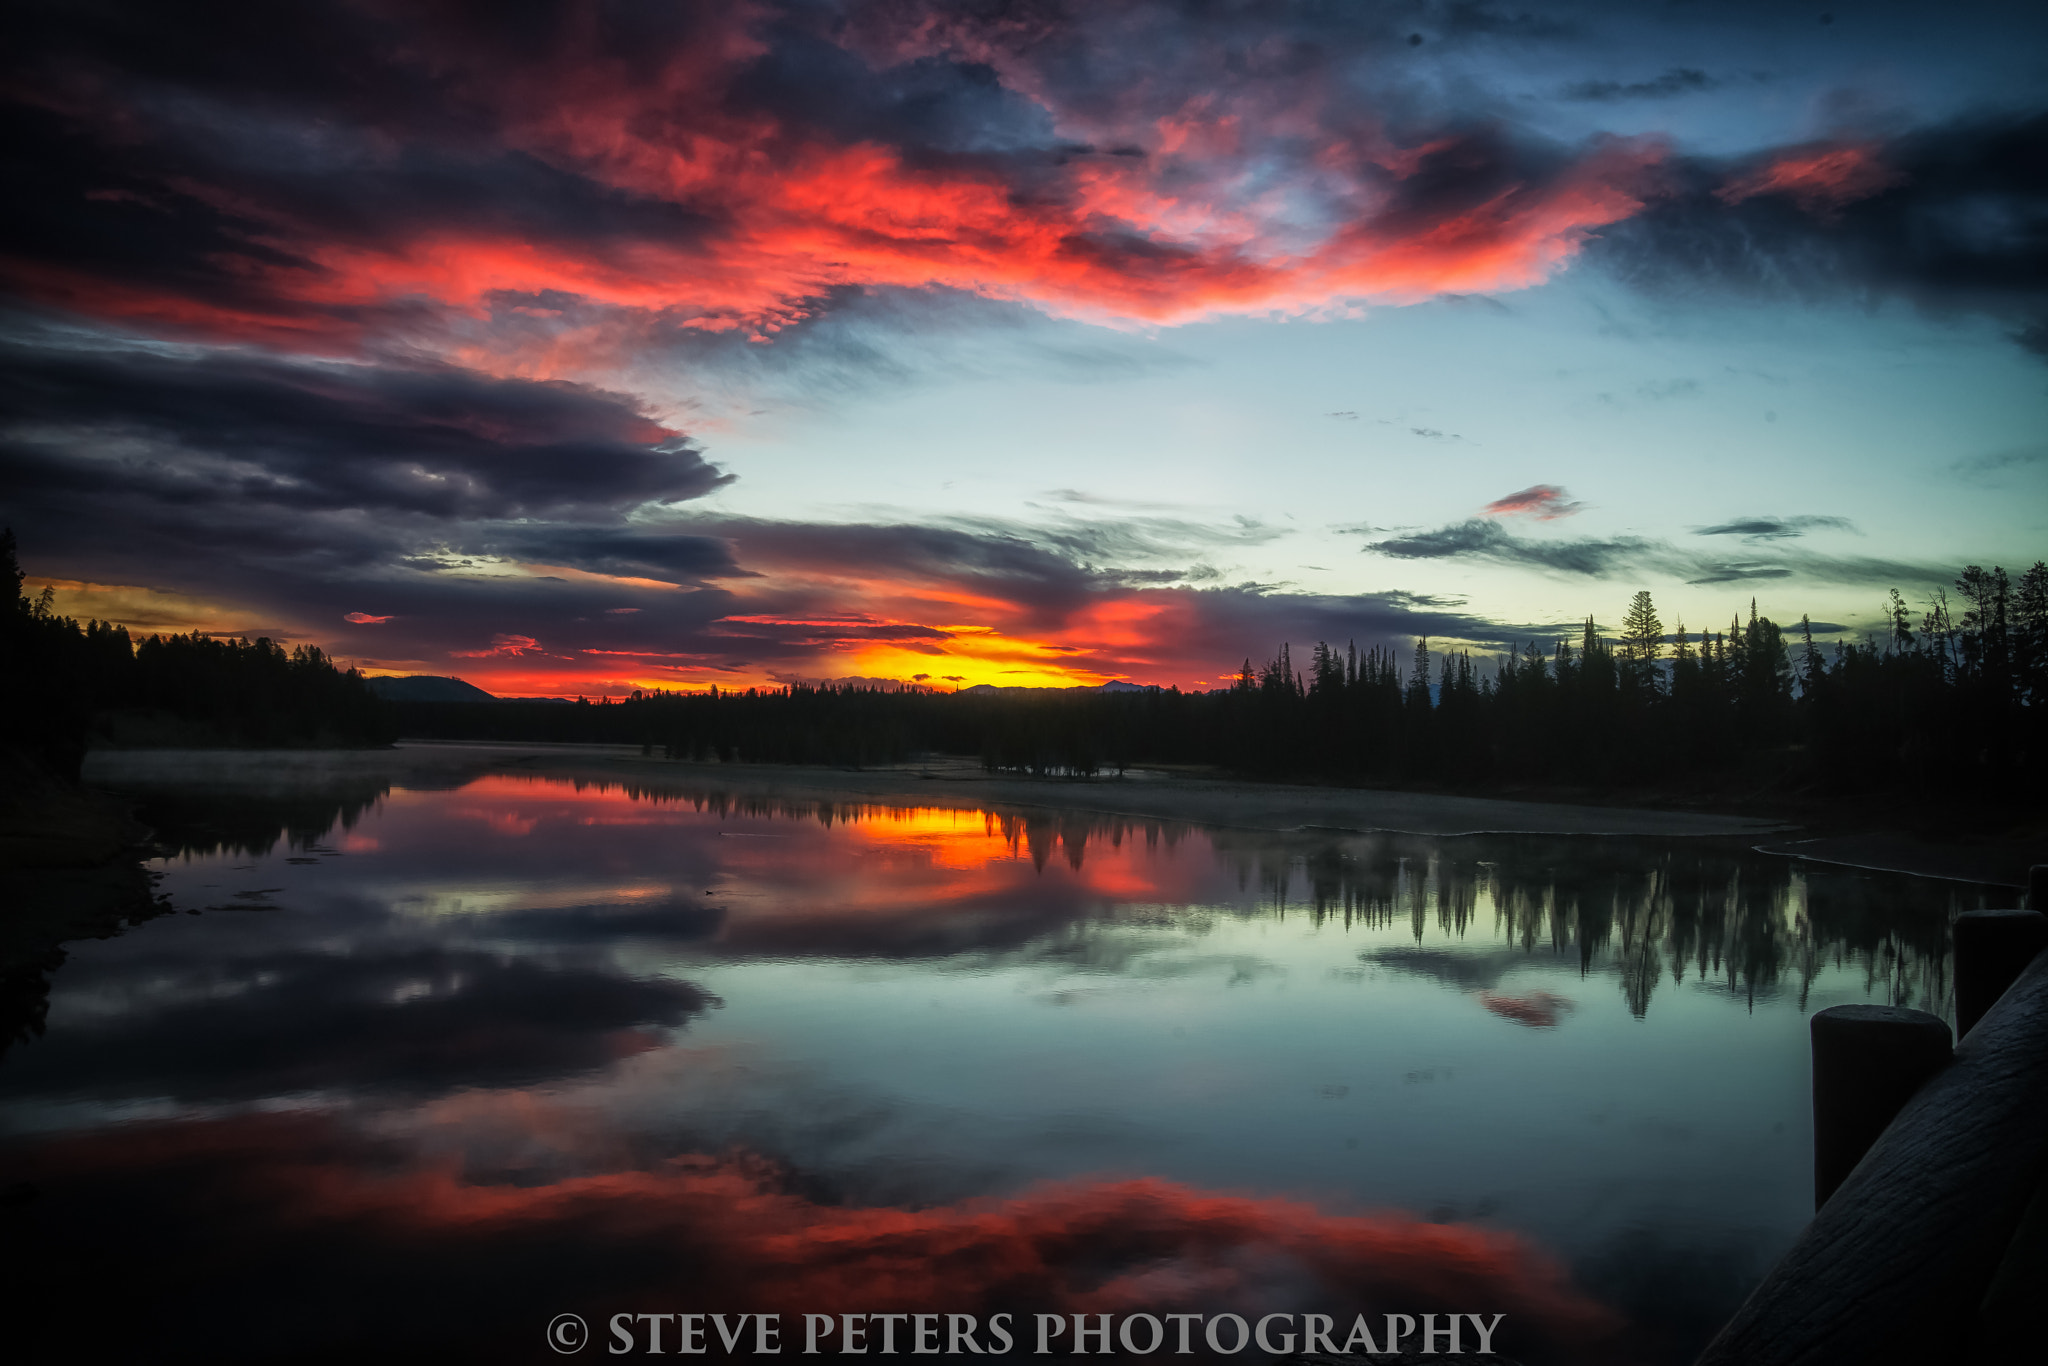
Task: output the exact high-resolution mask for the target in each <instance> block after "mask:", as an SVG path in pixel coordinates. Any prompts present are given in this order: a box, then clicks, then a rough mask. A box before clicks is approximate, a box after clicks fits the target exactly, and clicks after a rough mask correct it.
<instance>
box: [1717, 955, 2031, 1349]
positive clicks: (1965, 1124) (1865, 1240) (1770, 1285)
mask: <svg viewBox="0 0 2048 1366" xmlns="http://www.w3.org/2000/svg"><path fill="white" fill-rule="evenodd" d="M2043 1076H2048V955H2043V956H2042V957H2039V958H2036V959H2035V960H2034V962H2033V965H2032V966H2031V967H2029V968H2028V969H2027V970H2026V971H2025V972H2023V973H2021V974H2020V979H2019V980H2018V981H2017V982H2015V983H2013V984H2012V987H2011V988H2010V989H2009V990H2008V991H2007V992H2006V993H2005V995H2004V996H2003V997H2001V998H1999V1001H1998V1004H1996V1005H1994V1006H1992V1007H1991V1009H1990V1011H1989V1012H1988V1013H1987V1014H1986V1015H1985V1016H1984V1018H1983V1019H1982V1020H1981V1021H1979V1022H1978V1025H1977V1028H1976V1029H1974V1030H1972V1031H1971V1032H1970V1037H1969V1038H1967V1039H1965V1040H1963V1041H1962V1043H1961V1044H1960V1045H1958V1046H1957V1048H1956V1050H1955V1061H1954V1062H1953V1063H1951V1064H1950V1065H1949V1066H1948V1067H1946V1068H1944V1069H1942V1071H1941V1072H1940V1073H1939V1074H1938V1075H1937V1076H1936V1077H1935V1078H1934V1079H1933V1080H1932V1081H1930V1082H1928V1083H1927V1085H1926V1086H1924V1087H1922V1088H1921V1090H1920V1093H1919V1094H1918V1095H1916V1096H1914V1097H1913V1099H1912V1100H1911V1101H1909V1102H1908V1103H1907V1105H1906V1108H1905V1110H1903V1111H1902V1112H1901V1113H1900V1114H1899V1117H1898V1118H1897V1120H1895V1121H1894V1122H1893V1124H1892V1126H1891V1127H1890V1128H1889V1129H1887V1130H1885V1132H1884V1136H1883V1137H1882V1138H1880V1139H1878V1141H1877V1143H1876V1145H1875V1146H1874V1147H1872V1148H1871V1150H1870V1151H1869V1153H1867V1154H1866V1155H1865V1156H1864V1159H1863V1161H1862V1162H1860V1163H1858V1164H1857V1166H1856V1169H1855V1171H1853V1172H1851V1173H1850V1175H1849V1179H1848V1180H1846V1181H1844V1182H1843V1183H1842V1186H1841V1189H1840V1190H1838V1191H1836V1192H1835V1195H1834V1198H1833V1199H1831V1200H1829V1201H1828V1203H1827V1205H1826V1206H1825V1207H1824V1208H1823V1209H1822V1210H1821V1211H1820V1213H1818V1214H1816V1215H1815V1216H1814V1218H1813V1222H1812V1223H1811V1224H1809V1225H1808V1226H1807V1229H1806V1232H1805V1233H1804V1234H1802V1235H1801V1236H1800V1238H1799V1240H1798V1241H1797V1242H1796V1243H1794V1244H1793V1245H1792V1250H1791V1251H1789V1252H1787V1253H1786V1254H1785V1257H1784V1260H1782V1261H1780V1262H1779V1263H1778V1265H1777V1267H1776V1268H1775V1269H1774V1270H1773V1271H1772V1272H1771V1274H1770V1275H1769V1276H1767V1277H1765V1279H1764V1283H1763V1284H1762V1285H1760V1286H1758V1287H1757V1289H1756V1291H1755V1293H1754V1294H1752V1295H1751V1296H1750V1297H1749V1299H1748V1301H1747V1302H1746V1303H1744V1305H1743V1306H1742V1308H1741V1309H1740V1310H1739V1311H1738V1312H1737V1313H1736V1315H1735V1317H1734V1318H1733V1319H1731V1320H1730V1321H1729V1322H1728V1325H1727V1326H1726V1327H1725V1328H1723V1329H1722V1330H1721V1332H1720V1335H1719V1336H1718V1337H1716V1338H1715V1339H1714V1341H1713V1342H1712V1343H1710V1344H1709V1345H1708V1347H1707V1350H1706V1352H1705V1353H1704V1354H1702V1355H1701V1357H1700V1359H1699V1366H1829V1364H1830V1363H1834V1362H1854V1363H1856V1366H1925V1363H1927V1362H1930V1361H1954V1360H1957V1359H1958V1351H1959V1350H1960V1349H1961V1347H1962V1346H1963V1344H1964V1342H1965V1340H1966V1339H1967V1336H1968V1333H1969V1328H1970V1324H1971V1321H1972V1320H1973V1319H1974V1318H1975V1316H1976V1314H1977V1309H1978V1306H1979V1305H1980V1304H1981V1303H1982V1302H1983V1300H1984V1292H1985V1288H1986V1287H1987V1286H1988V1285H1990V1284H1991V1280H1992V1275H1993V1273H1994V1272H1995V1271H1996V1270H1997V1267H1998V1264H1999V1261H2000V1259H2001V1258H2002V1257H2004V1255H2005V1252H2006V1248H2007V1247H2008V1245H2010V1244H2011V1242H2012V1238H2013V1230H2014V1229H2015V1228H2016V1227H2017V1226H2018V1224H2019V1220H2020V1214H2021V1212H2022V1211H2023V1210H2024V1209H2025V1208H2026V1206H2027V1201H2028V1199H2029V1198H2030V1196H2031V1195H2032V1193H2033V1191H2034V1189H2035V1188H2036V1187H2037V1186H2038V1185H2039V1184H2040V1181H2041V1173H2042V1170H2043V1164H2044V1163H2048V1086H2043V1085H2042V1084H2041V1078H2042V1077H2043Z"/></svg>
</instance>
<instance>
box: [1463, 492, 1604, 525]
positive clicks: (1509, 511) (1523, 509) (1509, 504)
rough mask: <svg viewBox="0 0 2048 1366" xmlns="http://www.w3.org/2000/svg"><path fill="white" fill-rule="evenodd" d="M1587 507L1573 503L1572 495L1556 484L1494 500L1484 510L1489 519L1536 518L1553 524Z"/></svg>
mask: <svg viewBox="0 0 2048 1366" xmlns="http://www.w3.org/2000/svg"><path fill="white" fill-rule="evenodd" d="M1585 506H1586V505H1585V504H1584V503H1575V502H1573V501H1571V495H1570V494H1568V493H1566V492H1565V491H1564V490H1563V489H1561V488H1559V487H1558V486H1557V485H1555V484H1531V485H1530V486H1529V487H1528V488H1525V489H1523V490H1521V491H1520V492H1518V493H1510V494H1509V495H1508V496H1507V497H1505V498H1496V499H1494V500H1493V501H1492V502H1491V503H1488V504H1487V505H1486V507H1485V508H1484V509H1482V510H1483V511H1484V512H1485V513H1486V515H1487V516H1489V517H1534V518H1535V519H1536V520H1538V521H1539V522H1553V521H1556V520H1557V519H1558V518H1559V517H1569V516H1571V515H1572V514H1573V513H1575V512H1578V511H1579V510H1581V509H1582V508H1584V507H1585Z"/></svg>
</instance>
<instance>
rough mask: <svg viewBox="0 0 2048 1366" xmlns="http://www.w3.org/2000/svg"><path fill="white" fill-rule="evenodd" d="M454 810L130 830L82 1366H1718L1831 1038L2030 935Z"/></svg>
mask: <svg viewBox="0 0 2048 1366" xmlns="http://www.w3.org/2000/svg"><path fill="white" fill-rule="evenodd" d="M684 781H687V780H684ZM709 781H713V780H708V779H707V782H709ZM448 782H449V783H450V784H452V785H450V786H446V787H442V788H438V789H434V788H407V787H403V786H392V787H387V786H385V785H384V784H383V783H382V782H367V783H366V782H364V781H363V780H354V781H353V782H352V783H349V784H345V785H342V786H338V787H337V786H329V787H320V786H317V785H316V786H311V787H305V788H296V789H295V788H289V787H284V786H280V785H279V784H278V783H276V782H275V781H273V782H272V783H271V784H269V785H268V786H267V787H265V788H263V789H261V790H257V789H253V788H252V789H249V790H243V791H237V790H234V789H232V788H221V787H215V788H214V789H212V790H209V791H206V792H201V793H194V792H190V791H187V792H183V793H176V792H165V791H158V792H155V793H152V794H147V796H148V799H149V805H148V806H147V807H146V809H145V815H146V816H148V817H149V818H150V819H151V821H152V823H153V824H155V825H157V827H158V828H159V830H160V831H161V832H162V834H163V837H164V839H165V841H166V842H167V844H168V845H169V846H170V847H171V848H173V849H174V850H175V852H172V853H170V854H169V856H168V857H165V858H163V859H161V860H158V861H156V862H154V863H153V864H152V865H151V866H152V867H153V868H155V869H157V870H159V871H160V872H161V873H162V879H161V883H160V886H159V888H158V890H159V891H160V892H161V893H162V894H164V895H165V896H167V897H168V901H169V905H170V907H171V908H173V909H174V910H175V911H176V912H179V913H174V914H166V915H163V916H161V917H159V918H157V919H154V920H150V921H148V922H147V923H145V924H142V925H140V926H139V927H137V928H134V929H131V930H129V931H128V932H127V933H125V934H122V935H120V936H119V937H116V938H111V939H107V940H102V941H86V942H82V943H76V944H72V945H70V946H69V947H68V949H67V952H68V955H69V957H68V961H67V962H65V963H64V964H63V966H62V967H61V969H59V970H57V971H56V972H55V973H54V974H53V975H52V976H51V979H50V992H49V1006H48V1016H47V1022H46V1032H45V1033H43V1034H42V1035H41V1036H40V1037H35V1038H32V1039H30V1040H29V1041H27V1042H25V1043H18V1044H16V1045H15V1046H14V1047H12V1048H11V1049H10V1050H9V1052H8V1053H7V1055H6V1058H5V1062H4V1064H0V1131H4V1134H5V1136H6V1139H5V1141H6V1145H7V1146H6V1150H5V1151H6V1156H7V1159H8V1161H7V1165H8V1168H9V1169H10V1177H9V1179H10V1180H11V1181H12V1182H14V1183H15V1184H14V1185H13V1186H11V1187H10V1195H9V1206H10V1215H9V1217H10V1219H12V1220H17V1221H21V1222H20V1223H19V1224H18V1225H17V1227H19V1228H21V1229H22V1231H23V1235H24V1236H26V1237H28V1238H30V1239H33V1240H34V1243H35V1245H37V1246H39V1247H40V1248H41V1249H42V1255H41V1256H40V1257H39V1258H38V1262H39V1266H40V1267H41V1271H40V1272H39V1274H40V1275H41V1276H42V1277H43V1280H44V1281H45V1282H48V1283H49V1284H50V1285H51V1286H53V1287H55V1286H57V1285H58V1284H59V1283H61V1282H65V1281H67V1280H71V1279H75V1278H106V1280H107V1281H108V1282H110V1283H111V1284H113V1285H115V1286H116V1287H117V1288H118V1289H119V1292H120V1295H121V1298H122V1302H123V1303H124V1304H126V1305H129V1306H131V1307H133V1308H134V1310H135V1312H136V1313H137V1314H138V1315H139V1317H138V1318H137V1319H136V1320H135V1321H134V1322H133V1323H130V1324H128V1325H127V1326H116V1325H112V1324H110V1323H107V1322H100V1321H97V1320H96V1321H94V1322H92V1323H80V1324H77V1325H74V1328H75V1331H76V1332H77V1333H78V1334H80V1335H82V1336H81V1337H80V1338H79V1339H78V1340H80V1341H89V1340H92V1339H94V1338H98V1337H111V1339H112V1340H114V1341H116V1342H125V1343H127V1344H129V1345H130V1346H135V1345H137V1344H146V1346H147V1350H146V1355H149V1356H150V1357H152V1358H153V1359H170V1358H179V1357H190V1358H197V1357H207V1358H212V1359H237V1358H251V1357H263V1356H270V1355H301V1356H309V1357H311V1356H320V1355H321V1354H323V1353H331V1354H332V1355H333V1357H334V1358H335V1359H362V1357H361V1352H362V1350H363V1349H364V1347H365V1346H366V1345H375V1346H376V1347H377V1349H378V1350H379V1351H382V1352H387V1353H391V1354H395V1355H399V1356H404V1355H408V1354H413V1353H417V1354H419V1355H422V1356H425V1357H437V1358H438V1359H441V1360H450V1359H469V1357H470V1355H471V1354H472V1353H474V1354H475V1355H476V1356H477V1357H478V1358H479V1359H480V1358H481V1357H482V1356H483V1355H491V1356H492V1357H493V1359H516V1360H527V1359H534V1360H539V1359H553V1357H552V1355H551V1354H550V1353H549V1352H547V1351H546V1349H545V1347H544V1344H543V1335H544V1329H545V1325H546V1324H547V1323H548V1321H549V1320H550V1319H551V1318H552V1317H553V1316H554V1315H555V1314H557V1313H558V1312H577V1313H579V1314H581V1315H583V1316H584V1317H585V1318H586V1319H588V1320H589V1321H590V1322H591V1323H592V1324H593V1325H596V1328H595V1330H594V1331H595V1333H596V1341H594V1342H593V1344H592V1345H591V1346H590V1347H588V1348H587V1349H586V1355H589V1356H592V1357H596V1356H599V1355H604V1354H605V1352H606V1346H605V1345H604V1344H606V1343H609V1342H610V1341H611V1339H610V1338H609V1336H608V1335H607V1334H606V1333H605V1332H604V1330H603V1326H602V1325H603V1323H604V1321H605V1320H607V1319H608V1318H609V1317H610V1315H612V1314H614V1313H619V1312H629V1313H642V1312H647V1313H669V1312H680V1311H730V1312H732V1313H735V1314H737V1313H742V1312H749V1311H752V1312H762V1311H770V1312H781V1313H783V1314H784V1315H785V1318H786V1319H790V1320H792V1321H794V1320H795V1317H796V1316H798V1315H800V1314H801V1313H803V1312H806V1311H810V1310H816V1311H819V1312H824V1313H834V1314H838V1313H852V1312H881V1311H895V1310H905V1311H926V1310H929V1311H946V1312H958V1313H966V1314H974V1315H978V1316H981V1317H982V1318H984V1319H985V1318H986V1317H987V1316H988V1315H990V1314H992V1313H993V1312H995V1311H997V1310H1000V1309H1011V1310H1015V1311H1016V1312H1017V1313H1018V1314H1019V1316H1020V1318H1021V1319H1022V1320H1023V1321H1024V1322H1026V1323H1028V1322H1030V1321H1031V1320H1030V1313H1031V1311H1034V1310H1041V1309H1046V1308H1051V1309H1053V1310H1054V1311H1056V1312H1061V1313H1067V1312H1070V1311H1081V1310H1086V1311H1090V1312H1096V1311H1102V1312H1116V1313H1129V1312H1135V1311H1139V1310H1146V1311H1149V1312H1152V1313H1154V1314H1164V1313H1167V1312H1173V1311H1184V1310H1192V1311H1197V1312H1207V1313H1210V1314H1215V1313H1219V1312H1223V1311H1226V1310H1229V1311H1235V1312H1239V1313H1244V1314H1252V1313H1254V1312H1255V1311H1256V1312H1257V1313H1265V1312H1281V1311H1285V1312H1295V1313H1303V1312H1309V1311H1317V1310H1320V1311H1323V1312H1327V1313H1329V1314H1331V1315H1332V1316H1333V1317H1335V1318H1340V1319H1341V1320H1342V1322H1343V1323H1345V1324H1349V1323H1351V1322H1352V1321H1353V1311H1354V1310H1360V1311H1370V1312H1371V1313H1372V1314H1374V1315H1376V1316H1382V1317H1383V1316H1384V1314H1386V1313H1390V1312H1399V1313H1409V1314H1417V1315H1419V1314H1421V1313H1423V1312H1426V1311H1443V1312H1446V1313H1449V1312H1467V1311H1469V1312H1478V1313H1483V1314H1485V1315H1487V1316H1488V1317H1490V1316H1491V1315H1492V1314H1496V1313H1504V1314H1506V1315H1507V1318H1506V1320H1505V1321H1504V1325H1505V1326H1504V1327H1502V1328H1501V1330H1500V1333H1501V1337H1500V1340H1499V1341H1498V1342H1496V1343H1495V1346H1496V1348H1497V1349H1499V1350H1504V1351H1509V1352H1513V1353H1516V1354H1518V1355H1521V1356H1523V1357H1524V1358H1525V1359H1528V1360H1554V1361H1581V1360H1586V1361H1591V1360H1623V1361H1645V1362H1667V1361H1670V1362H1675V1361H1683V1360H1685V1359H1687V1358H1688V1357H1689V1355H1690V1353H1691V1352H1692V1351H1694V1350H1696V1348H1697V1347H1698V1346H1699V1345H1700V1343H1701V1342H1702V1341H1703V1339H1704V1337H1705V1336H1706V1335H1708V1334H1710V1333H1711V1331H1712V1329H1713V1328H1714V1327H1715V1326H1717V1325H1718V1323H1719V1321H1720V1320H1721V1319H1722V1318H1723V1317H1725V1315H1726V1314H1727V1313H1728V1312H1730V1311H1731V1310H1732V1308H1733V1307H1734V1305H1735V1304H1736V1303H1737V1302H1739V1300H1740V1298H1741V1297H1742V1296H1743V1294H1745V1293H1746V1292H1747V1290H1748V1288H1749V1287H1750V1286H1751V1285H1752V1284H1753V1283H1754V1282H1755V1280H1756V1279H1757V1278H1758V1277H1759V1276H1760V1275H1761V1274H1762V1272H1763V1271H1764V1270H1765V1269H1766V1268H1767V1267H1768V1265H1769V1264H1770V1262H1771V1260H1772V1259H1773V1258H1775V1256H1776V1255H1777V1254H1778V1253H1779V1252H1781V1251H1782V1250H1783V1248H1784V1247H1785V1246H1786V1245H1787V1244H1788V1243H1789V1242H1790V1240H1791V1238H1792V1237H1793V1235H1794V1234H1795V1233H1796V1232H1797V1230H1798V1229H1799V1227H1800V1226H1801V1225H1802V1224H1803V1223H1804V1221H1805V1219H1806V1217H1807V1216H1808V1214H1809V1213H1810V1210H1811V1198H1812V1195H1811V1180H1810V1170H1809V1167H1810V1141H1811V1140H1810V1128H1809V1116H1808V1109H1807V1106H1808V1092H1807V1045H1806V1021H1807V1017H1808V1015H1809V1014H1810V1013H1811V1012H1812V1011H1814V1010H1816V1009H1819V1008H1822V1007H1825V1006H1828V1005H1834V1004H1840V1003H1845V1002H1856V1001H1879V1002H1887V1003H1901V1004H1910V1005H1914V1006H1919V1007H1922V1008H1927V1009H1934V1010H1939V1011H1944V1012H1945V1011H1946V1010H1947V1009H1948V1002H1947V999H1946V991H1947V986H1946V984H1947V962H1946V957H1945V954H1946V943H1947V928H1946V926H1947V920H1948V918H1949V916H1950V915H1951V914H1953V913H1954V912H1955V911H1957V910H1962V909H1969V908H1972V907H1975V906H1978V905H1982V904H1988V899H1987V898H1995V897H1997V896H1998V895H2001V894H2000V893H1995V892H1988V891H1987V889H1980V888H1975V887H1969V886H1964V885H1962V884H1956V883H1947V882H1934V881H1927V880H1919V879H1912V878H1906V877H1899V876H1892V875H1886V874H1877V873H1867V872H1860V871H1856V870H1850V869H1835V868H1827V867H1823V866H1817V865H1804V864H1799V863H1795V862H1791V861H1788V860H1784V859H1780V858H1773V857H1767V856H1762V855H1756V854H1753V853H1750V852H1747V851H1746V850H1745V849H1744V848H1743V847H1741V845H1740V844H1739V843H1734V842H1705V841H1692V842H1687V841H1649V840H1627V839H1615V838H1577V839H1573V838H1557V837H1488V838H1476V837H1467V838H1456V839H1431V838H1420V837H1410V836H1394V835H1345V834H1335V833H1300V834H1267V833H1253V832H1246V831H1235V830H1207V829H1201V828H1195V827H1188V826H1176V825H1169V824H1163V823H1158V822H1146V821H1142V820H1132V819H1128V818H1112V817H1105V816H1095V815H1087V814H1076V813H1060V812H1055V811H1048V810H1035V811H1034V810H1010V811H999V812H984V811H962V810H934V809H915V808H892V807H872V806H867V807H849V806H843V805H834V804H829V803H827V804H819V803H816V802H796V803H788V802H778V801H773V800H763V799H760V798H750V799H744V800H742V799H739V798H734V797H731V796H729V795H722V794H721V793H720V792H719V791H718V790H717V789H716V788H715V787H713V786H709V785H707V786H704V787H701V788H698V789H688V788H686V787H676V788H671V789H669V790H666V791H660V792H651V791H646V790H643V789H640V788H637V787H634V786H630V785H621V784H619V783H616V782H609V783H607V782H571V781H566V780H560V779H549V778H545V777H536V776H529V775H515V774H505V773H493V774H484V775H481V776H475V777H472V778H467V779H455V778H451V779H449V780H448ZM34 1284H37V1283H35V1282H32V1285H31V1288H33V1287H34ZM1372 1322H1373V1323H1374V1324H1378V1323H1379V1322H1380V1317H1375V1319H1374V1320H1373V1321H1372ZM67 1331H72V1330H67ZM634 1331H635V1332H637V1333H640V1334H641V1336H639V1337H637V1338H636V1339H635V1342H636V1344H637V1346H638V1348H639V1349H644V1346H645V1342H646V1338H645V1335H644V1330H642V1329H640V1328H639V1327H637V1326H635V1327H634ZM789 1331H792V1330H789V1329H785V1332H789ZM1340 1332H1341V1329H1340ZM1026 1336H1028V1334H1027V1335H1026ZM674 1345H675V1343H674V1340H673V1337H672V1336H671V1339H670V1340H669V1341H668V1342H667V1343H666V1344H665V1349H666V1350H668V1351H673V1350H674ZM716 1345H717V1344H716V1341H715V1339H714V1340H713V1346H714V1348H715V1347H716ZM748 1345H749V1344H747V1343H742V1344H741V1345H740V1350H742V1351H744V1350H747V1347H748ZM784 1345H785V1346H787V1347H789V1348H790V1349H791V1350H798V1349H799V1347H800V1344H797V1343H795V1342H789V1341H785V1343H784ZM828 1345H829V1343H828ZM1406 1345H1407V1346H1408V1347H1409V1348H1410V1349H1411V1350H1412V1349H1413V1348H1415V1347H1416V1346H1418V1345H1419V1342H1418V1341H1417V1340H1415V1339H1410V1340H1409V1341H1408V1342H1407V1344H1406ZM1032 1346H1033V1344H1032V1343H1031V1342H1029V1341H1024V1342H1021V1343H1020V1344H1019V1347H1018V1351H1019V1353H1020V1354H1028V1353H1029V1350H1030V1348H1031V1347H1032ZM1057 1347H1058V1344H1055V1348H1056V1349H1057ZM486 1349H488V1351H486ZM1254 1355H1256V1352H1255V1351H1253V1352H1248V1353H1247V1354H1246V1356H1245V1357H1244V1358H1242V1359H1246V1360H1249V1359H1251V1357H1252V1356H1254Z"/></svg>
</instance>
